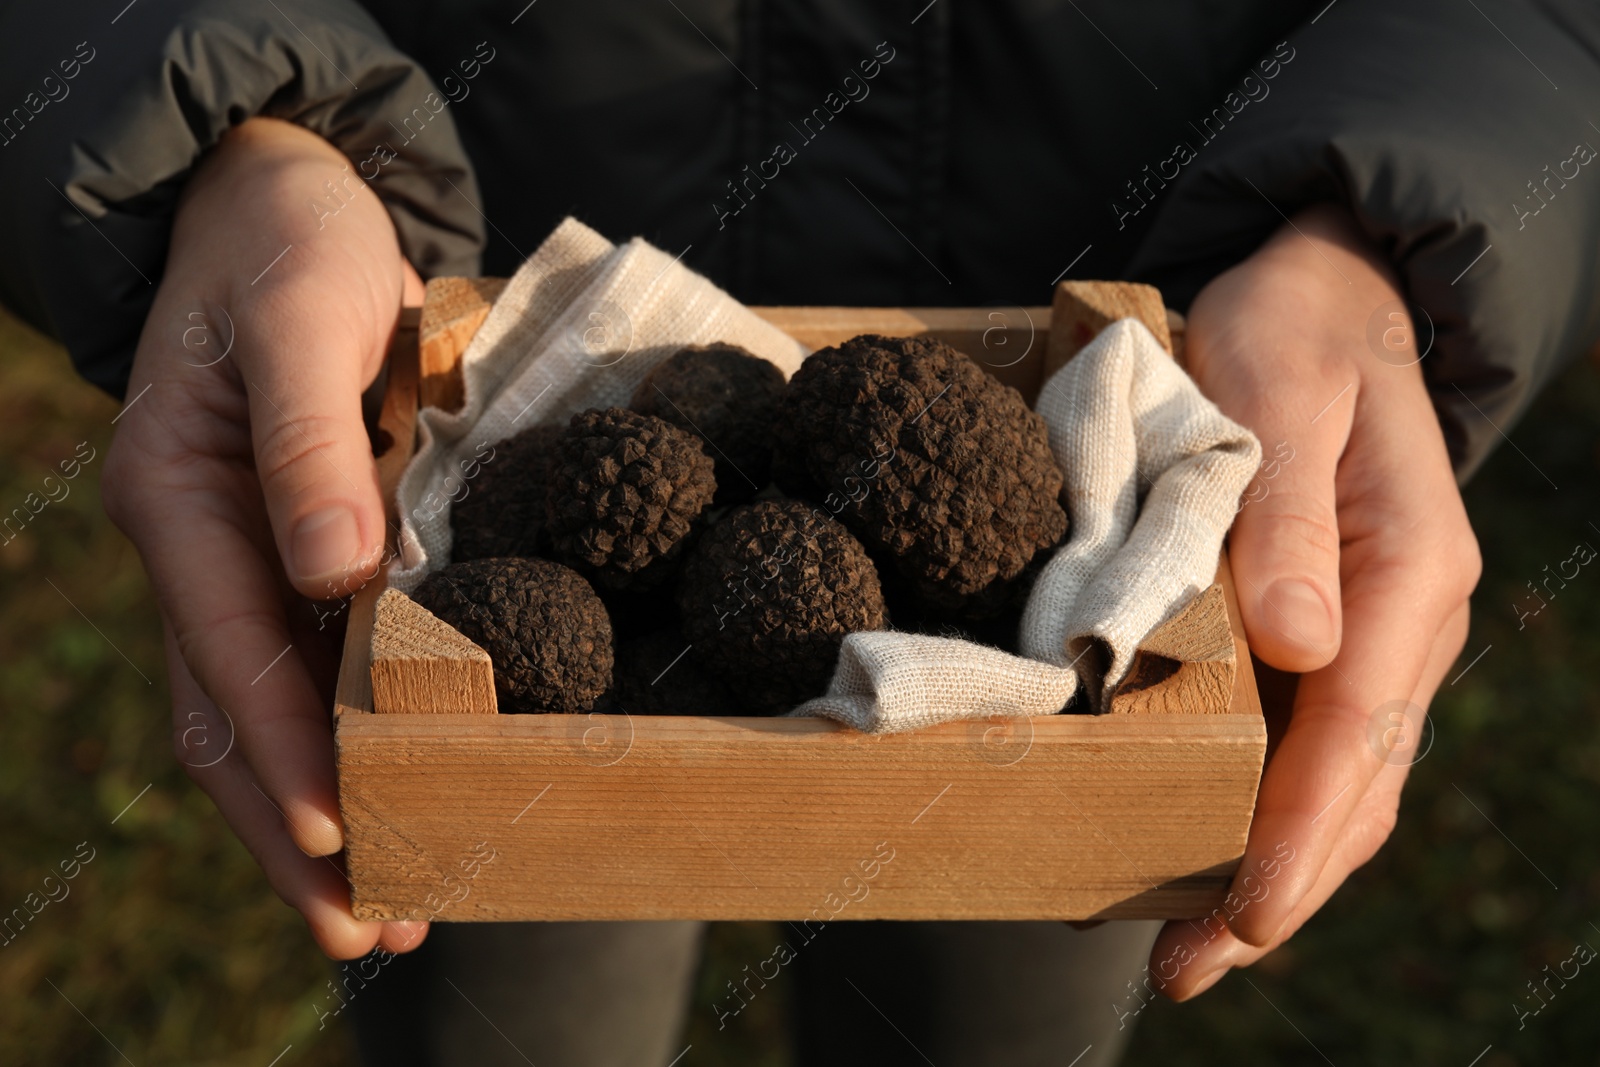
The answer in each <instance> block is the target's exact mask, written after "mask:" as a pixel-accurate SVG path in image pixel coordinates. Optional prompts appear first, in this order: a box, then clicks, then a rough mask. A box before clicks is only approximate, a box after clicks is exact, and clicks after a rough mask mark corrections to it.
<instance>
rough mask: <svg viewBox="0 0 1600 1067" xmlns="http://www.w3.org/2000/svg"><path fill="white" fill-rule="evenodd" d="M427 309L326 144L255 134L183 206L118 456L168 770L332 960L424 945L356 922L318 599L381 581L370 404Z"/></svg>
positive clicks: (212, 164)
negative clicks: (150, 591) (143, 577)
mask: <svg viewBox="0 0 1600 1067" xmlns="http://www.w3.org/2000/svg"><path fill="white" fill-rule="evenodd" d="M420 294H421V283H420V281H419V280H418V279H417V277H416V274H415V272H414V271H412V270H411V268H410V267H409V265H408V264H406V262H405V260H404V259H403V258H402V256H401V254H400V248H399V245H398V243H397V240H396V237H395V232H394V227H393V226H392V224H391V223H390V221H389V217H388V215H387V213H386V212H385V211H384V208H383V207H382V205H381V204H380V203H379V201H378V198H377V196H376V195H375V194H374V193H373V192H372V191H371V190H370V189H368V188H366V187H365V186H363V185H362V183H361V182H360V180H359V179H358V178H356V177H355V176H354V175H353V173H352V172H351V170H350V168H349V166H348V164H347V162H346V160H345V159H344V157H343V156H341V155H340V154H339V152H338V151H337V150H336V149H334V148H333V147H332V146H331V145H329V144H328V143H327V142H325V141H323V140H322V139H321V138H319V137H317V136H316V135H314V134H311V133H309V132H307V131H305V130H302V129H300V128H298V127H295V126H292V125H289V124H287V123H283V122H278V121H275V120H271V119H252V120H250V121H247V122H245V123H244V124H242V125H241V126H239V127H237V128H235V129H234V130H233V131H231V132H230V133H229V134H228V135H227V136H226V137H224V138H223V141H222V143H221V144H220V145H219V146H218V147H217V148H216V150H215V151H213V152H212V153H211V154H210V155H209V156H208V157H207V159H206V160H205V161H204V163H203V164H202V165H201V167H200V168H199V169H198V170H197V172H196V173H195V174H194V176H193V177H192V178H191V179H190V180H189V183H188V185H187V187H186V188H185V190H184V196H183V201H182V203H181V205H180V207H179V210H178V215H177V219H176V222H175V223H174V226H173V231H172V243H171V248H170V251H169V254H168V258H167V266H166V272H165V275H164V276H163V278H162V281H161V286H160V289H159V291H158V292H157V295H156V301H155V306H154V307H153V309H152V310H151V313H150V316H149V318H148V319H147V320H146V322H145V327H144V332H143V335H142V336H141V338H140V341H139V347H138V350H137V353H136V354H135V357H134V362H133V372H132V379H131V381H130V383H129V386H128V404H127V406H126V407H125V408H124V411H123V414H122V415H121V416H119V422H118V425H117V433H116V437H115V439H114V441H113V442H112V446H111V450H110V453H109V455H108V457H107V460H106V470H105V478H104V497H105V504H106V510H107V512H108V513H109V514H110V516H111V518H112V521H114V522H115V523H116V524H117V526H119V527H120V528H121V529H122V530H123V531H124V532H125V533H126V534H127V535H128V537H129V538H130V539H131V540H132V541H133V543H134V545H135V547H137V548H138V550H139V553H140V555H141V556H142V557H143V559H144V563H145V567H146V569H147V570H148V572H149V574H150V580H151V582H152V584H153V585H154V587H155V590H156V595H157V597H158V599H159V601H160V606H161V614H162V619H163V623H164V625H165V629H166V637H167V642H166V645H167V665H168V671H169V674H170V676H171V681H172V694H173V740H174V746H175V748H176V749H177V753H178V757H179V759H180V760H181V761H183V763H184V765H185V766H186V768H187V769H188V772H189V775H190V777H191V778H193V779H194V781H195V782H197V783H198V784H199V785H200V787H201V788H202V789H204V790H205V791H206V792H207V793H208V794H210V796H211V798H212V800H213V801H214V802H215V803H216V805H217V807H218V809H219V810H220V811H221V812H222V814H223V816H224V817H225V818H226V819H227V820H228V823H229V825H231V826H232V827H233V830H234V832H235V833H237V834H238V835H239V837H240V839H241V840H242V841H243V842H244V843H245V845H246V846H247V847H248V848H249V849H250V851H251V853H252V854H253V855H254V856H255V858H256V860H257V862H259V863H260V864H261V867H262V869H263V870H264V871H265V872H266V875H267V878H268V880H269V881H270V882H271V883H272V886H273V888H274V889H275V890H277V892H278V894H279V896H281V897H282V898H283V899H284V900H285V901H287V902H288V903H289V904H290V905H291V906H293V907H294V908H296V909H298V910H299V911H300V912H301V914H302V915H304V916H305V919H306V921H307V923H309V924H310V927H311V931H312V934H313V935H314V936H315V937H316V939H317V943H318V944H319V945H321V946H322V948H323V950H324V951H325V952H327V953H328V954H329V955H330V956H335V957H341V958H348V957H354V956H360V955H362V954H364V953H366V952H368V951H370V950H371V949H372V948H373V946H374V945H379V944H381V945H382V946H383V947H384V948H386V949H388V950H390V951H403V950H405V949H406V948H410V947H414V946H415V945H417V944H420V943H421V939H422V937H423V936H425V934H426V930H427V925H426V924H425V923H376V922H358V921H357V920H356V919H355V918H354V917H353V916H352V915H351V912H350V895H349V886H348V884H347V882H346V880H345V877H344V873H343V866H342V860H341V858H340V857H339V856H337V855H336V853H338V852H339V851H340V850H341V849H342V848H343V847H344V834H343V828H342V826H341V823H340V818H339V806H338V797H337V795H336V790H335V780H334V760H333V733H332V729H331V725H330V714H329V712H330V708H329V703H328V699H327V696H326V692H325V689H324V690H323V691H319V685H318V681H319V679H326V678H327V677H329V668H330V666H331V665H332V664H333V663H336V662H337V660H336V656H337V652H336V650H334V652H333V658H332V661H331V663H330V656H329V650H328V647H327V642H326V640H325V639H326V637H327V636H328V634H327V633H326V632H323V633H320V634H319V630H320V629H321V622H320V621H319V615H322V617H324V618H325V617H327V616H331V615H332V614H333V610H332V609H333V608H334V607H336V605H325V606H324V612H325V614H323V613H319V612H316V611H313V609H312V607H311V605H309V604H308V603H307V601H306V598H311V599H314V600H331V599H333V598H336V597H340V596H346V595H348V594H350V593H351V592H353V591H354V590H355V589H357V588H359V587H360V585H361V583H362V581H363V579H365V578H369V577H371V576H372V575H373V574H374V573H376V567H377V563H378V560H379V558H380V555H381V552H382V549H383V545H384V534H385V528H384V527H385V520H384V508H383V503H382V501H381V500H380V498H379V493H378V483H377V475H376V469H375V466H374V463H373V459H372V452H371V447H370V445H369V442H368V438H367V434H366V431H365V429H364V427H363V424H362V419H361V394H362V390H363V389H364V388H365V387H366V386H367V385H368V384H369V383H370V382H371V381H372V380H373V378H374V377H375V376H376V374H377V372H378V370H379V368H380V367H381V365H382V362H383V358H384V353H385V350H386V348H387V344H388V340H389V337H390V334H391V332H392V331H393V328H394V324H395V320H396V316H397V315H398V312H399V309H400V305H401V301H402V296H403V295H405V296H408V297H410V298H411V299H412V302H420ZM337 632H338V631H337V630H334V631H333V633H335V634H336V633H337ZM219 709H221V710H220V711H219ZM223 753H226V755H223Z"/></svg>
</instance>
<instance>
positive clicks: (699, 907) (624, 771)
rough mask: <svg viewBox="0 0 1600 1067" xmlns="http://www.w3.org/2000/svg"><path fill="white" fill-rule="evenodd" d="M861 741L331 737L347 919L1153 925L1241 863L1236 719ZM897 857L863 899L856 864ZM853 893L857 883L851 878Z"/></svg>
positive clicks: (413, 720)
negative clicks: (1005, 738)
mask: <svg viewBox="0 0 1600 1067" xmlns="http://www.w3.org/2000/svg"><path fill="white" fill-rule="evenodd" d="M1009 728H1010V729H1011V730H1012V731H1013V732H1012V733H1011V734H1010V735H1009V742H1008V743H1006V744H1000V743H997V742H996V740H995V735H994V734H993V733H992V731H993V730H994V729H996V727H995V726H993V725H992V724H991V723H989V722H987V721H979V722H975V723H947V724H943V725H941V726H936V727H931V728H928V729H925V730H921V731H918V732H916V733H914V734H904V735H891V736H887V737H874V736H870V735H866V734H859V733H855V732H853V731H850V730H847V729H845V728H843V727H838V726H836V725H834V724H832V723H828V722H825V721H823V720H816V719H713V718H692V717H671V718H665V717H660V718H658V717H637V718H629V717H627V716H622V715H618V716H612V717H606V716H583V715H532V716H523V715H502V716H497V717H494V718H490V717H487V716H483V717H476V716H451V717H437V716H406V715H369V716H352V717H347V718H345V719H343V720H341V722H340V761H339V762H340V789H341V798H342V800H341V802H342V805H343V807H344V810H345V819H346V822H347V824H349V825H350V826H351V827H352V833H351V834H350V852H349V870H350V874H351V877H352V880H353V882H354V885H355V887H356V893H355V898H354V901H355V908H356V914H357V916H358V917H360V918H364V919H404V918H413V917H415V918H421V917H423V916H425V915H426V914H427V913H428V910H429V907H428V900H429V895H430V894H436V895H440V896H442V895H443V894H444V892H445V890H444V889H441V885H443V886H445V887H446V888H450V887H451V883H449V882H446V881H445V876H446V875H450V874H452V873H455V874H456V881H457V882H460V881H461V878H460V874H459V872H457V871H456V866H457V863H458V861H459V859H460V858H461V857H464V856H467V855H468V854H469V853H471V852H472V851H473V850H474V849H475V848H476V847H478V846H479V845H480V844H482V843H487V845H488V846H490V847H491V848H492V849H493V850H494V852H495V854H496V856H497V858H496V860H495V861H494V863H492V864H490V865H487V866H485V867H484V868H483V870H482V871H481V872H480V873H479V874H478V875H477V877H476V878H475V879H474V880H473V881H472V882H471V884H470V887H469V888H470V892H468V893H467V895H466V896H465V898H464V899H461V900H460V901H459V902H456V903H453V904H452V905H451V906H450V908H449V910H448V911H447V912H446V913H445V915H444V916H443V917H448V918H450V919H456V920H508V919H526V918H540V919H625V918H627V919H675V918H705V917H714V918H718V919H789V920H803V919H806V918H823V919H825V918H827V916H828V914H829V910H820V911H819V910H817V909H827V908H828V905H827V903H826V902H827V901H828V900H829V899H830V898H829V894H830V893H832V894H835V897H834V898H833V900H834V907H835V908H837V906H838V905H837V902H838V900H839V899H842V898H843V897H844V896H845V895H846V894H847V893H854V894H856V895H858V896H859V895H860V893H861V890H860V889H859V888H858V887H859V886H860V885H861V884H865V885H866V886H867V888H868V892H867V894H866V895H865V897H863V898H862V899H860V900H858V901H855V902H852V903H851V904H849V905H848V906H847V907H846V908H844V910H843V911H842V912H841V913H840V915H839V917H840V918H851V919H870V918H881V919H933V918H941V919H1018V918H1056V919H1089V918H1169V917H1175V916H1191V915H1199V914H1204V913H1205V912H1206V911H1207V910H1208V909H1209V908H1210V907H1212V906H1214V905H1215V904H1216V902H1217V901H1219V900H1220V898H1221V895H1222V893H1223V892H1224V891H1225V887H1226V885H1227V882H1228V880H1229V878H1230V876H1231V874H1232V872H1233V870H1234V868H1235V866H1236V864H1237V862H1238V859H1239V857H1240V856H1241V855H1242V854H1243V850H1244V843H1245V836H1246V833H1247V831H1248V827H1249V822H1250V810H1251V806H1252V804H1253V801H1254V795H1255V791H1254V779H1255V777H1256V775H1258V774H1259V771H1260V765H1261V758H1262V753H1263V751H1264V748H1265V744H1266V737H1265V729H1264V726H1263V724H1262V721H1261V719H1260V718H1259V717H1258V716H1251V715H1222V716H1195V715H1161V714H1151V715H1146V716H1120V715H1119V716H1099V717H1091V716H1077V715H1072V716H1047V717H1040V718H1035V719H1031V720H1027V719H1024V720H1020V722H1012V723H1010V724H1009ZM880 844H881V845H883V846H887V849H889V850H892V851H893V855H894V858H893V860H892V861H890V862H889V863H887V864H884V865H883V866H882V870H881V872H880V873H879V874H878V876H877V877H876V878H874V879H873V880H871V881H870V882H866V881H865V880H864V879H863V878H862V872H861V869H860V867H859V864H860V862H861V861H863V860H870V859H871V858H872V857H873V855H874V853H875V851H876V850H878V849H879V847H880ZM851 876H854V880H853V881H851V882H849V883H847V882H846V881H845V880H846V879H847V878H849V877H851Z"/></svg>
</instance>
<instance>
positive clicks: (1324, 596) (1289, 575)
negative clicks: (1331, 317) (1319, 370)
mask: <svg viewBox="0 0 1600 1067" xmlns="http://www.w3.org/2000/svg"><path fill="white" fill-rule="evenodd" d="M1347 384H1348V383H1337V380H1336V379H1333V378H1324V379H1320V380H1319V383H1318V385H1316V386H1303V387H1301V388H1298V389H1294V390H1266V391H1257V392H1254V393H1251V394H1250V395H1249V396H1248V397H1247V398H1240V399H1237V400H1234V401H1233V402H1232V403H1231V404H1230V405H1229V408H1231V409H1232V410H1228V409H1227V408H1225V410H1228V413H1229V415H1230V416H1231V417H1233V418H1235V419H1238V420H1239V421H1241V422H1243V423H1244V424H1245V425H1246V426H1249V427H1250V428H1251V429H1252V430H1254V431H1255V433H1256V436H1257V437H1259V438H1260V439H1261V446H1262V466H1261V469H1260V471H1259V472H1258V473H1257V475H1256V478H1255V480H1254V482H1252V484H1251V486H1250V487H1249V488H1248V489H1247V490H1246V493H1245V497H1244V501H1245V503H1244V507H1243V509H1242V510H1241V511H1240V512H1239V517H1238V518H1237V519H1236V520H1235V521H1234V526H1233V530H1232V532H1231V533H1230V535H1229V547H1230V553H1229V560H1230V562H1231V564H1232V566H1233V572H1234V575H1235V578H1236V580H1237V582H1238V585H1239V610H1240V615H1241V616H1242V618H1243V622H1244V625H1245V633H1246V635H1247V636H1248V638H1249V640H1250V647H1251V649H1252V651H1254V652H1255V653H1256V655H1258V656H1259V657H1261V659H1262V660H1263V661H1265V662H1266V663H1268V664H1269V665H1271V666H1273V667H1276V668H1278V669H1279V670H1285V671H1294V672H1305V671H1311V670H1316V669H1318V668H1320V667H1324V666H1326V665H1327V664H1328V663H1330V662H1331V661H1332V660H1333V658H1334V656H1335V655H1337V654H1338V651H1339V641H1340V637H1341V632H1342V613H1341V608H1340V590H1339V524H1338V517H1337V514H1336V512H1335V509H1334V502H1335V498H1334V483H1335V477H1336V474H1337V471H1338V465H1339V457H1340V455H1341V454H1342V453H1343V452H1344V449H1345V445H1346V442H1347V439H1348V436H1349V430H1350V422H1351V416H1350V412H1351V411H1352V409H1353V405H1354V403H1355V399H1356V398H1355V397H1353V396H1351V395H1350V394H1351V393H1354V392H1356V390H1357V388H1358V387H1350V388H1349V389H1347V390H1346V389H1345V388H1344V386H1345V385H1347ZM1341 391H1343V392H1344V395H1343V396H1340V397H1339V400H1338V404H1337V405H1336V406H1335V407H1334V408H1331V409H1325V408H1326V405H1327V403H1328V400H1329V398H1331V397H1334V396H1336V395H1338V394H1339V393H1340V392H1341ZM1319 409H1325V410H1319ZM1319 415H1320V417H1319Z"/></svg>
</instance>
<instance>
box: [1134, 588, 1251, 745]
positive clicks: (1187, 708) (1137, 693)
mask: <svg viewBox="0 0 1600 1067" xmlns="http://www.w3.org/2000/svg"><path fill="white" fill-rule="evenodd" d="M1237 665H1238V655H1237V652H1236V650H1235V648H1234V641H1233V634H1232V632H1231V631H1230V630H1229V628H1228V601H1227V597H1226V596H1224V594H1223V591H1222V586H1221V585H1220V584H1216V585H1213V586H1211V588H1209V589H1207V590H1206V591H1205V592H1204V593H1202V594H1200V595H1199V596H1198V597H1196V598H1195V599H1194V600H1192V601H1190V602H1189V604H1188V605H1187V606H1186V607H1185V608H1184V609H1183V610H1182V611H1181V612H1179V613H1178V614H1177V615H1176V616H1174V617H1173V618H1172V619H1169V620H1168V621H1167V622H1165V623H1163V624H1161V625H1160V626H1158V627H1156V629H1155V630H1154V631H1152V632H1151V634H1150V635H1149V636H1148V637H1146V638H1145V639H1144V640H1143V641H1141V642H1140V643H1139V650H1138V651H1137V652H1135V653H1134V655H1133V664H1132V666H1131V667H1129V669H1128V675H1127V677H1126V678H1124V679H1123V681H1122V683H1121V684H1120V685H1119V686H1118V687H1117V691H1116V692H1115V693H1114V694H1112V697H1111V708H1110V710H1111V712H1112V714H1115V715H1146V714H1150V713H1152V712H1157V711H1166V712H1189V713H1191V714H1194V713H1199V714H1205V713H1217V712H1224V711H1226V710H1227V709H1228V707H1229V705H1230V704H1231V703H1232V696H1233V682H1234V673H1235V671H1236V669H1237Z"/></svg>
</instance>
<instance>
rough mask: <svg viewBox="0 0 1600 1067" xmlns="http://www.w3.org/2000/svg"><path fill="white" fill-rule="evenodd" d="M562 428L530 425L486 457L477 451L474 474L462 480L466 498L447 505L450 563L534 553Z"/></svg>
mask: <svg viewBox="0 0 1600 1067" xmlns="http://www.w3.org/2000/svg"><path fill="white" fill-rule="evenodd" d="M562 429H563V428H562V427H561V426H558V425H553V424H551V425H544V426H532V427H529V428H528V429H526V430H523V431H522V432H521V433H519V434H517V435H516V436H515V437H512V438H510V439H508V440H505V441H501V442H499V443H497V444H495V445H493V446H492V447H491V448H490V449H489V450H488V452H487V455H485V450H484V449H481V448H480V449H478V450H477V456H478V457H479V458H477V459H475V460H474V461H473V462H475V463H476V465H477V466H476V471H475V476H467V477H464V479H463V481H464V486H465V489H466V496H464V497H462V498H461V499H460V500H459V501H457V502H456V503H454V504H452V505H451V507H450V531H451V546H450V558H451V559H452V560H454V561H455V562H456V563H461V562H463V561H465V560H469V559H493V558H494V557H496V556H534V555H538V553H539V550H540V548H541V546H542V543H543V535H544V525H545V490H546V488H547V486H548V484H549V480H550V465H551V461H552V460H553V458H554V456H555V446H556V441H557V440H558V439H560V437H561V433H562ZM462 474H463V475H467V471H466V470H465V469H463V471H462Z"/></svg>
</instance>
